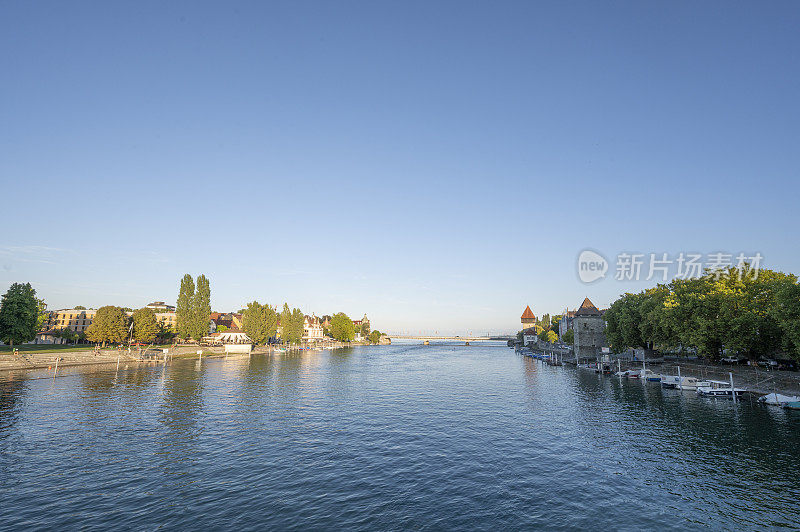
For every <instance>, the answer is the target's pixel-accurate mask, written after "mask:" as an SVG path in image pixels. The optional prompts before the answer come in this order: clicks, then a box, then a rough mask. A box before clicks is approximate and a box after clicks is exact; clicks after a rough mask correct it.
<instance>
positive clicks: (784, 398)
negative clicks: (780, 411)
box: [758, 393, 800, 406]
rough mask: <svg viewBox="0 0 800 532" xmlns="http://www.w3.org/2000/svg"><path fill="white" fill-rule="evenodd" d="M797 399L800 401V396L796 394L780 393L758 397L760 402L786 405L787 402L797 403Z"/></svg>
mask: <svg viewBox="0 0 800 532" xmlns="http://www.w3.org/2000/svg"><path fill="white" fill-rule="evenodd" d="M797 401H800V397H797V396H796V395H783V394H779V393H770V394H767V395H765V396H763V397H759V398H758V402H759V403H764V404H765V405H773V406H785V405H786V403H795V402H797Z"/></svg>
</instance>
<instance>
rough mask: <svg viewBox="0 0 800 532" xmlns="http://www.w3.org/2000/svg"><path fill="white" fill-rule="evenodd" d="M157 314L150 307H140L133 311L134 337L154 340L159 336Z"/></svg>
mask: <svg viewBox="0 0 800 532" xmlns="http://www.w3.org/2000/svg"><path fill="white" fill-rule="evenodd" d="M158 333H159V328H158V321H157V320H156V314H155V312H153V311H152V310H151V309H149V308H140V309H139V310H137V311H136V312H134V313H133V337H134V338H136V339H137V340H138V341H140V342H152V341H153V340H154V339H155V338H156V336H158Z"/></svg>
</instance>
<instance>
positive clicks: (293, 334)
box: [281, 305, 305, 344]
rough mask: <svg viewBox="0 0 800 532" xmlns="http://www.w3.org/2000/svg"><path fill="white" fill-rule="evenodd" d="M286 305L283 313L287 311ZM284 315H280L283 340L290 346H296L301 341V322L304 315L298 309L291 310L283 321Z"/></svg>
mask: <svg viewBox="0 0 800 532" xmlns="http://www.w3.org/2000/svg"><path fill="white" fill-rule="evenodd" d="M288 309H289V307H288V305H287V306H286V307H285V308H284V312H286V311H288ZM283 316H284V313H283V312H282V313H281V323H283V324H284V325H283V339H284V341H286V342H287V343H290V344H298V343H300V342H301V341H302V339H303V320H304V318H305V315H304V314H303V312H302V311H301V310H300V309H298V308H295V309H292V310H291V312H288V314H287V315H286V320H285V321H284V318H283Z"/></svg>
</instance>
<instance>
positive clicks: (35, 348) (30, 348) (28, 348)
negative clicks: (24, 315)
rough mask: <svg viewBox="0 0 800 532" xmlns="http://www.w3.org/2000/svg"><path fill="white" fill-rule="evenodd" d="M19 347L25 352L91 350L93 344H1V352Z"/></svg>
mask: <svg viewBox="0 0 800 532" xmlns="http://www.w3.org/2000/svg"><path fill="white" fill-rule="evenodd" d="M14 349H19V350H20V351H21V352H23V353H59V352H62V351H91V350H92V349H94V345H92V344H78V345H58V344H50V345H48V344H38V345H37V344H25V345H15V346H10V345H0V353H11V352H12V351H13V350H14Z"/></svg>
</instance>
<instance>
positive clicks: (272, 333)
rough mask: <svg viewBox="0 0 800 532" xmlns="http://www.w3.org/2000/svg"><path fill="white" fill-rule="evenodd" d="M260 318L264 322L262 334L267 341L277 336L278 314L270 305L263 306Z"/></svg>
mask: <svg viewBox="0 0 800 532" xmlns="http://www.w3.org/2000/svg"><path fill="white" fill-rule="evenodd" d="M261 316H262V319H263V321H264V332H265V334H266V338H265V339H264V341H265V342H266V341H268V340H269V339H270V338H275V337H276V336H277V335H278V313H277V312H276V311H275V307H273V306H272V305H264V306H263V307H262V308H261Z"/></svg>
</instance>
